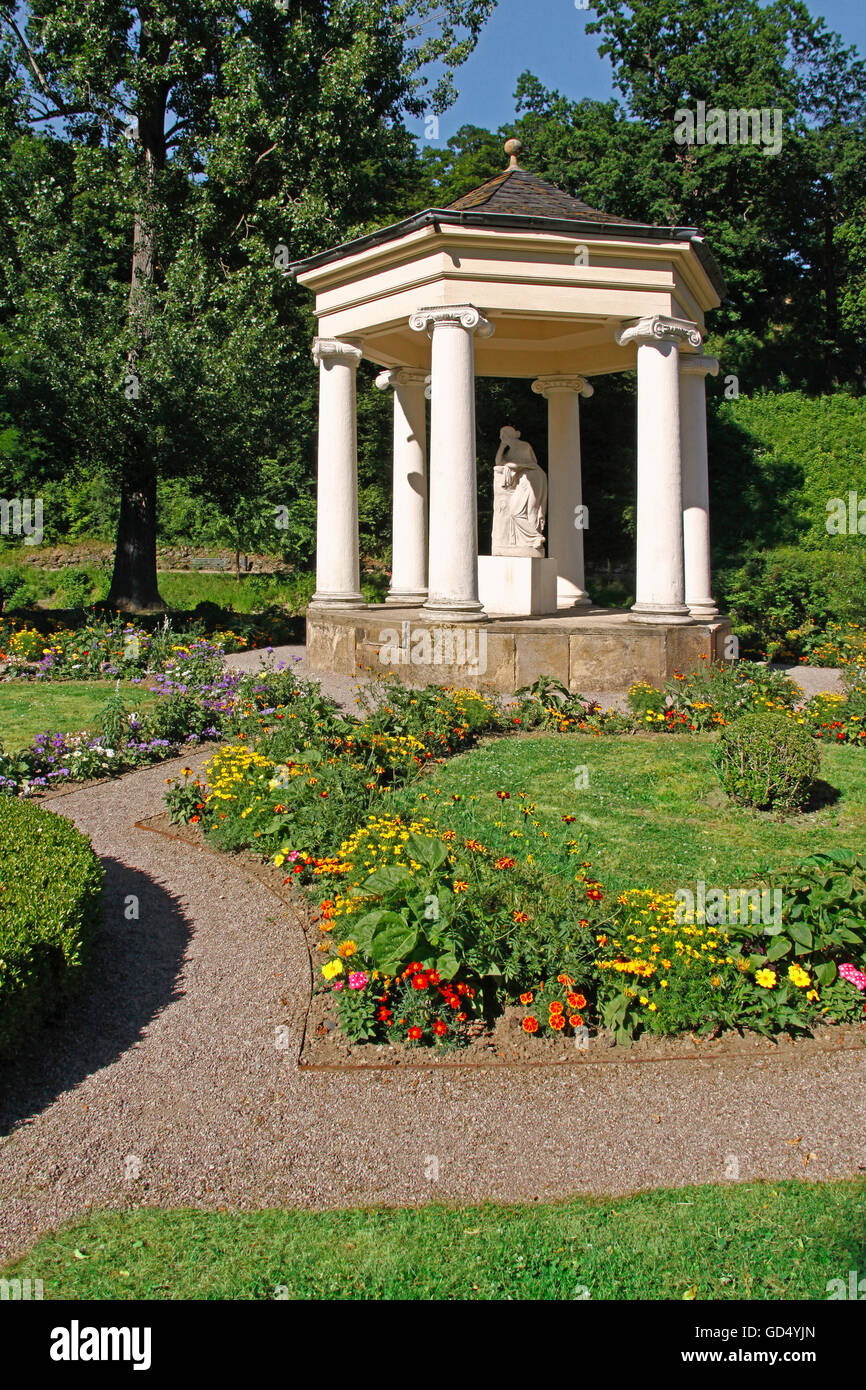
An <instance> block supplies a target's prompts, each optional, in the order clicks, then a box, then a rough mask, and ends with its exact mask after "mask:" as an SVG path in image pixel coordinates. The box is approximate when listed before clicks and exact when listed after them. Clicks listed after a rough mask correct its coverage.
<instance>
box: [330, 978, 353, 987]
mask: <svg viewBox="0 0 866 1390" xmlns="http://www.w3.org/2000/svg"><path fill="white" fill-rule="evenodd" d="M349 983H350V984H351V979H350V981H349ZM342 988H343V981H342V980H335V981H334V989H342Z"/></svg>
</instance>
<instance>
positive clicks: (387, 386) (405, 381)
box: [375, 367, 430, 391]
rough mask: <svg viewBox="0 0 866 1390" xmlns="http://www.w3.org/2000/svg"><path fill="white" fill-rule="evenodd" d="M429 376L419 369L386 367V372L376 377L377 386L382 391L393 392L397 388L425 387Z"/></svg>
mask: <svg viewBox="0 0 866 1390" xmlns="http://www.w3.org/2000/svg"><path fill="white" fill-rule="evenodd" d="M429 376H430V373H429V372H426V371H421V370H419V369H418V368H417V367H386V369H385V371H384V372H380V373H379V375H378V376H377V377H376V382H375V384H376V386H377V387H378V388H379V390H380V391H391V390H393V389H394V388H395V387H397V386H421V385H425V384H426V382H427V381H428V379H429Z"/></svg>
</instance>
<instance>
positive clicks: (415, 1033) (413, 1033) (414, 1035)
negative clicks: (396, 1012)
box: [407, 1027, 421, 1042]
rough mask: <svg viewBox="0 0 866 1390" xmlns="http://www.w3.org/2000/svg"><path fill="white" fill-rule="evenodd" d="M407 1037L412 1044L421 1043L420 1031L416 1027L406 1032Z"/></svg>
mask: <svg viewBox="0 0 866 1390" xmlns="http://www.w3.org/2000/svg"><path fill="white" fill-rule="evenodd" d="M407 1036H408V1037H410V1038H411V1039H412V1041H413V1042H420V1041H421V1029H420V1028H417V1027H412V1028H410V1029H409V1032H408V1034H407Z"/></svg>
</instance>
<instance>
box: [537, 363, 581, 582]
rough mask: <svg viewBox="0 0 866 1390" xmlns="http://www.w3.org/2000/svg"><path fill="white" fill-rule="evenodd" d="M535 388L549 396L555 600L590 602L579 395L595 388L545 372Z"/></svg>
mask: <svg viewBox="0 0 866 1390" xmlns="http://www.w3.org/2000/svg"><path fill="white" fill-rule="evenodd" d="M532 389H533V391H536V392H537V393H538V395H540V396H545V397H546V399H547V476H548V499H547V553H548V555H549V556H551V557H552V558H554V559H555V560H556V605H557V608H577V607H588V606H589V603H590V598H589V595H588V593H587V592H586V588H585V580H584V569H583V562H584V556H583V532H584V524H583V513H582V512H581V511H580V508H581V504H582V501H583V492H582V484H581V476H580V398H581V396H586V397H589V396H591V395H592V394H593V388H592V387H591V386H590V385H589V383H588V382H587V381H586V380H585V379H584V378H583V377H582V376H540V377H539V378H538V379H537V381H533V383H532Z"/></svg>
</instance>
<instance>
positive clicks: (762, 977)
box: [755, 970, 776, 989]
mask: <svg viewBox="0 0 866 1390" xmlns="http://www.w3.org/2000/svg"><path fill="white" fill-rule="evenodd" d="M775 983H776V972H775V970H757V971H756V972H755V984H758V985H760V986H761V988H762V989H772V988H773V986H774V985H775Z"/></svg>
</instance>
